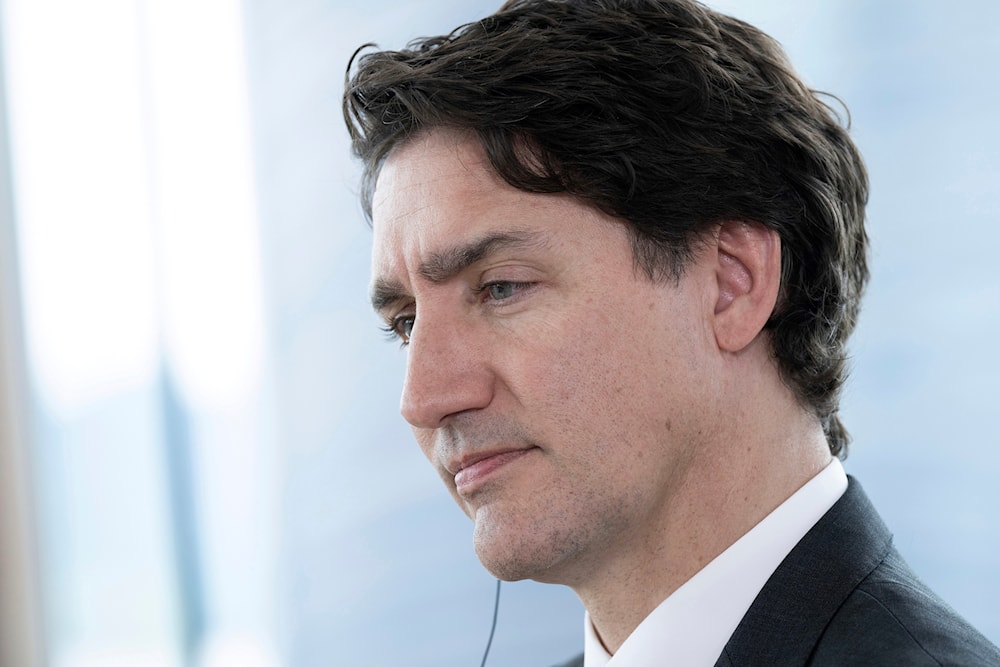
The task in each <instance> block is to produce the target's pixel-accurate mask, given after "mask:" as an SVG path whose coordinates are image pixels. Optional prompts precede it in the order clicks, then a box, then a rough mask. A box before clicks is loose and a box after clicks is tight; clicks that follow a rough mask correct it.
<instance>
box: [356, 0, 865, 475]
mask: <svg viewBox="0 0 1000 667" xmlns="http://www.w3.org/2000/svg"><path fill="white" fill-rule="evenodd" d="M366 46H367V47H370V46H371V45H366ZM365 49H366V47H362V49H359V51H358V52H357V53H356V54H355V56H354V57H353V58H352V59H351V63H350V64H349V65H348V74H347V81H346V89H345V92H344V117H345V120H346V122H347V126H348V128H349V131H350V134H351V139H352V142H353V150H354V152H355V154H356V155H357V156H358V157H360V158H361V160H362V161H363V163H364V175H363V178H362V200H363V205H364V209H365V212H366V214H367V215H368V217H369V219H370V217H371V200H372V193H373V189H374V184H375V180H376V179H377V177H378V173H379V170H380V168H381V166H382V164H383V162H384V161H385V159H386V157H387V156H388V155H389V154H390V152H391V151H392V150H393V149H394V148H395V147H396V146H398V145H400V144H401V143H403V142H405V141H407V140H408V138H410V137H412V136H413V135H414V134H416V133H419V132H421V131H424V130H427V129H431V128H435V127H448V128H458V129H462V130H465V131H469V132H471V133H472V134H473V135H474V136H476V137H477V138H478V140H479V142H480V143H481V144H482V147H483V149H484V150H485V152H486V155H487V157H488V159H489V161H490V164H491V165H492V167H493V169H495V170H496V172H497V173H498V174H499V175H500V176H501V177H502V178H503V179H505V180H506V181H507V182H508V183H510V184H511V185H512V186H514V187H516V188H520V189H522V190H526V191H530V192H537V193H568V194H571V195H573V196H575V197H578V198H580V199H582V200H585V201H587V202H589V203H590V204H592V205H593V206H595V207H597V208H598V209H600V210H601V211H603V212H605V213H607V214H609V215H612V216H615V217H617V218H618V219H620V220H622V221H623V223H624V224H626V225H628V227H629V229H630V234H631V239H632V248H633V254H634V258H635V261H636V264H637V266H638V267H640V268H641V269H642V270H643V271H644V272H645V273H646V274H647V275H648V276H649V278H650V279H652V280H667V279H672V280H678V279H679V278H680V277H681V276H682V275H683V272H684V269H685V267H686V265H687V263H688V262H689V260H690V258H691V256H692V248H693V244H694V243H695V242H696V241H697V239H698V238H699V235H701V234H704V233H706V232H707V231H708V230H710V229H711V228H712V227H713V226H714V225H715V224H716V223H718V222H720V221H723V220H733V219H737V220H753V221H757V222H759V223H761V224H764V225H765V226H767V227H769V228H771V229H773V230H775V231H776V232H777V233H778V235H779V237H780V238H781V244H782V245H781V247H782V276H781V293H780V297H779V301H778V304H777V306H776V307H775V310H774V312H773V314H772V316H771V318H770V320H769V321H768V323H767V328H768V330H769V333H770V337H771V348H772V352H773V355H774V358H775V359H776V361H777V366H778V368H779V370H780V373H781V376H782V378H783V380H784V381H785V383H786V384H787V385H788V386H789V387H790V388H791V389H792V390H793V392H794V393H795V395H796V396H797V397H798V399H799V401H800V402H801V404H802V405H803V406H805V407H806V408H807V409H809V410H812V411H813V412H814V413H815V414H816V416H817V417H818V418H819V420H820V421H821V423H822V425H823V429H824V432H825V433H826V437H827V442H828V444H829V446H830V450H831V452H833V453H834V454H835V455H839V456H845V455H846V452H847V444H848V442H849V436H848V433H847V431H846V429H845V428H844V426H843V424H842V423H841V421H840V419H839V418H838V415H837V411H838V406H839V400H840V392H841V388H842V386H843V383H844V381H845V379H846V377H847V352H846V345H847V339H848V337H849V335H850V334H851V332H852V331H853V329H854V326H855V323H856V321H857V317H858V312H859V308H860V301H861V296H862V292H863V291H864V287H865V284H866V282H867V280H868V268H867V252H868V250H867V245H868V240H867V235H866V232H865V229H864V208H865V204H866V202H867V198H868V178H867V174H866V171H865V167H864V163H863V162H862V159H861V155H860V153H859V152H858V150H857V148H856V147H855V145H854V143H853V142H852V141H851V139H850V138H849V136H848V133H847V130H846V128H845V127H844V126H843V125H842V123H841V122H840V118H839V117H838V115H837V113H836V112H835V111H834V110H833V109H832V108H831V106H829V105H828V104H827V102H825V101H824V100H825V99H830V98H829V97H828V96H825V95H824V94H822V93H818V92H816V91H813V90H810V89H809V88H808V87H807V86H806V85H804V84H803V82H802V81H801V80H800V79H799V78H798V76H797V75H796V74H795V72H794V71H793V70H792V68H791V66H790V65H789V63H788V61H787V59H786V57H785V55H784V53H783V51H782V49H781V47H780V46H779V45H778V43H777V42H775V41H774V40H773V39H771V38H770V37H769V36H767V35H766V34H764V33H763V32H761V31H760V30H758V29H756V28H754V27H753V26H751V25H749V24H747V23H744V22H742V21H739V20H737V19H734V18H732V17H729V16H725V15H722V14H719V13H717V12H714V11H712V10H710V9H708V8H707V7H705V6H703V5H701V4H700V3H697V2H694V1H692V0H511V1H509V2H507V3H506V4H505V5H504V6H503V7H501V8H500V10H499V11H497V13H495V14H494V15H492V16H489V17H487V18H485V19H483V20H481V21H477V22H475V23H469V24H467V25H464V26H461V27H459V28H458V29H456V30H455V31H454V32H452V33H451V34H449V35H445V36H439V37H429V38H424V39H419V40H415V41H413V42H411V43H410V44H409V45H408V46H407V48H406V49H403V50H399V51H366V50H365Z"/></svg>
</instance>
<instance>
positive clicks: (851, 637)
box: [809, 549, 1000, 665]
mask: <svg viewBox="0 0 1000 667" xmlns="http://www.w3.org/2000/svg"><path fill="white" fill-rule="evenodd" d="M809 662H810V664H813V665H842V664H865V665H898V664H906V665H1000V651H998V649H997V648H996V647H995V646H993V645H992V644H991V643H990V642H989V641H988V640H987V639H986V638H985V637H983V636H982V635H981V634H980V633H979V632H978V631H976V630H975V628H973V627H972V626H971V625H969V624H968V623H967V622H966V621H965V620H964V619H963V618H961V617H960V616H959V615H958V614H957V613H956V612H955V611H954V610H952V609H951V607H949V606H948V605H947V604H946V603H944V602H943V601H942V600H941V599H940V598H938V597H937V596H936V595H935V594H934V593H932V592H931V591H930V589H928V588H927V587H926V586H925V585H924V584H923V583H921V582H920V580H919V579H918V578H917V577H916V575H914V574H913V572H912V571H911V570H910V569H909V568H908V567H907V566H906V564H905V563H904V562H903V560H902V559H901V558H900V557H899V554H898V553H897V552H896V551H895V550H894V549H893V550H891V551H890V552H889V553H888V554H887V555H886V558H885V560H883V561H882V563H880V564H879V566H878V567H876V568H875V569H874V570H873V571H872V572H871V574H870V575H868V576H867V577H866V578H865V579H864V580H863V581H862V582H861V583H860V584H859V585H858V586H857V587H856V588H855V589H854V591H853V592H852V593H851V594H850V595H849V596H848V597H847V599H846V600H844V602H843V604H841V606H840V607H839V608H838V609H837V611H836V613H835V614H834V616H833V617H832V618H831V619H830V622H829V624H828V625H827V627H826V629H825V630H824V631H823V633H822V636H821V637H820V640H819V642H818V643H817V645H816V648H815V651H814V653H813V656H812V658H811V660H810V661H809Z"/></svg>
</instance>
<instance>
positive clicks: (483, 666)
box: [479, 579, 500, 667]
mask: <svg viewBox="0 0 1000 667" xmlns="http://www.w3.org/2000/svg"><path fill="white" fill-rule="evenodd" d="M499 611H500V580H499V579H497V596H496V599H495V600H494V601H493V625H492V627H490V638H489V639H487V640H486V650H485V651H483V661H482V662H481V663H479V667H486V658H488V657H489V656H490V646H492V645H493V633H494V632H496V630H497V613H498V612H499Z"/></svg>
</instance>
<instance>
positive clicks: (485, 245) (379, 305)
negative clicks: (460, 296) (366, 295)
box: [371, 230, 546, 312]
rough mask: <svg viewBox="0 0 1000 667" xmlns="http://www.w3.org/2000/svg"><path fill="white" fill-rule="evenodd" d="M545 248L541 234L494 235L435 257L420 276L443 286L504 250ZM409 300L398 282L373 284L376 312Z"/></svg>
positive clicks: (382, 280)
mask: <svg viewBox="0 0 1000 667" xmlns="http://www.w3.org/2000/svg"><path fill="white" fill-rule="evenodd" d="M545 244H546V243H545V239H544V235H543V234H542V233H541V232H538V231H525V230H511V231H500V232H493V233H490V234H487V235H486V236H483V237H482V238H478V239H475V240H473V241H470V242H469V243H464V244H461V245H456V246H452V247H451V248H445V249H444V250H439V251H437V252H434V253H432V254H431V256H430V257H428V258H427V259H426V260H425V261H424V262H422V263H421V264H420V266H419V267H418V268H417V272H418V273H419V274H420V275H421V276H422V277H424V278H425V279H427V280H429V281H430V282H432V283H443V282H446V281H448V280H450V279H451V278H454V277H455V276H456V275H458V274H459V273H461V272H462V271H464V270H465V269H467V268H469V267H470V266H472V265H473V264H475V263H477V262H481V261H483V260H484V259H487V258H488V257H490V256H491V255H494V254H496V253H498V252H500V251H501V250H521V249H533V248H540V247H544V246H545ZM406 296H407V292H406V290H405V289H404V288H403V286H402V284H401V283H399V282H398V281H396V280H391V279H387V278H376V279H375V281H374V282H373V283H372V289H371V300H372V308H374V309H375V312H381V311H383V310H384V309H385V308H387V307H388V306H390V305H392V304H393V303H395V302H396V301H399V300H401V299H403V298H405V297H406Z"/></svg>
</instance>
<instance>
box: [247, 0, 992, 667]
mask: <svg viewBox="0 0 1000 667" xmlns="http://www.w3.org/2000/svg"><path fill="white" fill-rule="evenodd" d="M713 6H715V7H717V8H719V9H721V10H724V11H729V12H731V13H734V14H735V15H737V16H739V17H741V18H744V19H746V20H749V21H750V22H752V23H755V24H757V25H759V26H761V27H762V28H764V29H765V30H767V31H768V32H770V33H771V34H772V35H773V36H775V37H776V38H777V39H779V40H780V41H781V42H782V43H783V44H784V45H785V47H786V49H787V50H788V52H789V54H790V56H791V59H792V62H793V63H794V64H795V66H796V68H797V69H798V70H799V71H800V72H801V73H802V75H803V76H804V77H805V79H806V80H807V81H808V82H809V83H810V85H812V86H813V87H814V88H818V89H822V90H826V91H830V92H832V93H835V94H837V95H838V96H839V97H840V98H841V99H843V100H844V101H845V102H846V104H847V105H848V107H849V108H850V111H851V115H852V118H853V136H854V137H855V139H856V141H857V142H858V144H859V145H860V147H861V149H862V151H863V153H864V155H865V156H866V159H867V163H868V166H869V169H870V173H871V181H872V198H871V205H870V207H869V220H870V223H869V230H870V234H871V238H872V246H873V261H872V272H873V278H872V284H871V288H870V290H869V293H868V296H867V300H866V305H865V309H864V313H863V316H862V320H861V324H860V327H859V330H858V332H857V334H856V336H855V338H854V341H853V345H852V351H853V366H854V374H853V379H852V381H851V383H850V385H849V388H848V390H847V393H846V396H845V399H844V406H843V416H844V419H845V421H846V423H847V425H848V428H849V429H850V430H851V431H852V434H853V435H854V438H855V443H854V445H853V448H852V450H851V455H850V457H849V459H848V461H847V464H846V466H847V470H848V472H849V473H851V474H854V475H856V476H857V477H858V478H860V479H861V480H862V481H863V484H864V486H865V488H866V490H867V491H868V493H869V494H870V496H871V497H872V498H873V500H874V501H875V503H876V505H877V507H879V508H880V509H881V511H882V513H883V515H884V518H885V519H886V521H887V522H888V523H889V525H890V527H891V528H892V529H893V530H894V532H895V534H896V543H897V546H898V547H899V548H900V550H901V551H902V552H903V554H904V556H905V557H907V558H908V560H909V561H910V563H911V565H913V567H914V568H915V569H916V570H917V572H918V573H920V574H921V575H922V576H923V577H924V578H925V579H926V580H927V581H928V582H929V583H930V584H931V585H932V587H934V588H935V589H936V590H937V591H939V592H940V593H941V594H942V596H943V597H945V598H946V599H947V600H948V601H950V602H951V603H952V604H953V606H955V607H956V608H957V609H958V610H959V611H960V612H962V613H963V614H965V615H966V616H967V617H968V618H970V619H971V620H972V621H973V622H974V623H975V624H976V625H977V626H978V627H980V628H981V629H982V630H983V632H984V633H986V634H987V635H988V636H989V637H991V638H992V639H993V641H994V642H997V641H1000V607H998V605H997V604H996V601H997V600H998V599H1000V568H998V566H997V559H996V553H997V552H998V550H1000V521H998V519H997V518H996V514H997V510H998V509H1000V485H998V484H997V478H998V476H1000V436H998V435H997V430H996V428H995V424H996V419H997V416H998V413H1000V411H998V410H997V407H996V405H995V404H996V402H997V398H998V392H997V376H998V373H1000V363H998V361H997V355H996V353H995V341H994V339H995V337H996V335H997V332H998V329H1000V279H998V277H997V267H998V262H997V259H996V258H997V248H998V246H1000V231H998V225H997V224H996V220H997V217H998V215H1000V132H998V129H997V121H996V118H997V107H998V106H1000V92H998V91H1000V85H998V84H1000V80H998V75H997V70H996V67H997V64H998V63H1000V40H998V38H997V37H996V34H995V27H996V26H997V25H1000V4H998V3H996V2H993V0H980V1H975V0H966V1H959V2H951V3H941V2H931V1H930V0H906V1H904V0H879V2H871V1H870V0H839V1H837V2H829V1H827V2H819V1H818V0H811V1H796V2H791V1H790V0H789V1H785V2H779V1H777V0H774V1H771V2H767V1H764V0H760V1H756V2H753V1H740V2H737V1H736V0H729V1H728V2H718V3H714V4H713ZM494 8H495V3H492V2H490V3H486V2H470V1H468V0H462V1H460V0H448V1H439V2H434V3H433V4H431V3H415V2H402V1H393V2H390V1H382V2H377V3H376V2H370V3H367V4H361V3H350V4H348V3H346V2H336V1H335V0H325V1H323V0H248V2H247V3H246V21H247V27H248V37H247V48H248V51H249V57H250V61H251V62H250V72H251V93H252V98H253V99H252V103H253V113H254V123H255V137H256V143H257V146H256V149H257V164H258V173H257V180H258V186H259V192H260V198H261V201H260V214H261V224H262V239H263V247H264V253H265V255H264V265H265V274H266V275H265V278H266V282H265V284H266V285H267V286H268V288H267V289H268V295H267V297H268V303H269V304H270V306H269V313H268V315H269V319H268V321H269V328H270V330H269V335H270V338H271V341H272V344H273V350H272V353H273V355H274V359H273V363H274V367H275V377H276V380H277V385H276V387H275V389H276V395H277V397H278V398H277V401H278V404H277V414H278V420H277V421H278V424H277V431H278V434H279V442H280V444H281V447H282V456H283V469H284V477H283V493H282V497H281V498H282V500H281V502H282V506H281V508H280V512H281V517H282V531H283V532H282V545H281V558H280V582H281V589H280V596H279V599H280V601H281V603H280V605H279V610H278V616H279V618H280V623H281V627H280V636H281V649H282V652H283V654H284V656H285V661H286V663H287V664H290V665H296V666H301V667H309V666H312V665H315V666H317V667H318V666H321V665H322V666H326V665H330V664H344V665H399V664H409V665H428V666H430V665H435V666H440V665H472V664H478V657H479V655H480V653H481V650H482V648H483V645H484V643H485V641H486V636H487V632H488V629H489V621H490V613H491V610H492V593H493V586H494V582H493V580H492V579H491V578H490V577H489V575H488V574H487V573H485V571H483V570H482V569H481V567H480V566H479V564H478V562H477V561H476V559H475V557H474V555H473V553H472V549H471V544H470V535H471V533H470V525H469V523H468V521H467V520H466V519H465V518H464V516H463V515H462V514H461V513H460V512H459V511H458V509H457V508H455V507H454V505H453V503H452V501H451V499H450V498H449V497H448V496H447V494H446V493H445V491H444V490H443V488H442V487H441V484H440V481H439V480H438V479H437V477H436V475H435V474H434V473H433V471H432V470H431V468H430V466H429V465H427V463H426V462H425V461H424V459H423V458H422V456H421V455H420V453H419V452H418V450H417V447H416V446H415V444H414V443H413V441H412V437H411V435H410V434H409V431H408V428H407V427H406V425H405V424H404V422H403V421H402V419H401V418H400V417H399V415H398V392H399V387H400V383H401V378H402V369H403V363H404V356H403V353H401V352H399V351H397V350H396V348H395V347H394V346H393V345H390V344H386V343H384V342H383V341H382V339H381V337H380V335H379V334H378V332H377V330H376V326H377V322H376V320H375V318H374V317H373V316H372V315H371V314H370V313H369V308H368V305H367V297H366V282H367V277H368V255H369V252H370V232H369V231H368V229H367V227H366V225H365V223H364V222H363V218H362V215H361V212H360V207H359V205H358V203H357V199H356V189H357V187H356V183H357V176H358V168H357V165H356V164H354V163H352V162H351V161H350V160H349V159H348V146H347V138H346V132H345V130H344V129H343V125H342V121H341V119H340V110H339V105H340V94H341V91H342V84H341V82H342V80H343V69H344V67H345V65H346V63H347V60H348V57H349V56H350V54H351V52H352V51H353V50H354V48H356V47H357V46H358V45H360V44H361V43H363V42H366V41H375V42H377V43H378V44H379V45H381V46H382V47H387V48H388V47H399V46H402V45H403V44H404V43H405V42H406V41H407V40H408V39H410V38H411V37H415V36H418V35H425V34H440V33H443V32H447V31H449V30H450V29H451V28H453V27H454V26H456V25H458V24H459V23H461V22H463V21H467V20H472V19H474V18H477V17H479V16H481V15H483V14H486V13H488V12H490V11H492V10H493V9H494ZM503 596H504V597H503V601H502V604H501V608H500V620H499V625H498V629H497V640H496V642H495V645H494V653H493V656H492V658H491V662H490V664H491V665H493V666H494V667H500V666H501V665H517V666H522V665H534V664H538V665H545V664H550V663H552V662H555V661H557V660H560V659H564V658H566V657H568V656H569V655H571V654H573V653H574V652H576V651H577V650H579V647H580V646H581V641H582V636H581V631H582V610H581V608H580V606H579V603H578V602H577V601H576V598H575V596H574V595H573V594H572V593H571V592H570V591H568V590H566V589H564V588H560V587H549V586H541V585H537V584H533V583H530V582H529V583H517V584H512V585H505V590H504V593H503Z"/></svg>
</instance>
